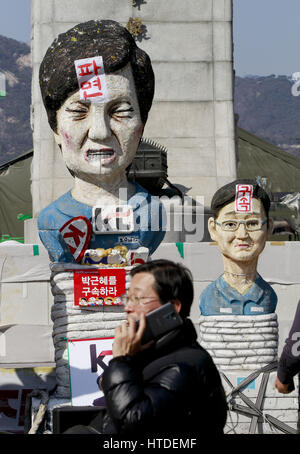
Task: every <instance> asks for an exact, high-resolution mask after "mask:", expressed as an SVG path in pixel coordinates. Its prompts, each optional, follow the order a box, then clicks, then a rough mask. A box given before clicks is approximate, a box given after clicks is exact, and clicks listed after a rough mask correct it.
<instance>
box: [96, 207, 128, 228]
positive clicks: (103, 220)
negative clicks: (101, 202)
mask: <svg viewBox="0 0 300 454" xmlns="http://www.w3.org/2000/svg"><path fill="white" fill-rule="evenodd" d="M92 224H93V232H94V233H96V234H103V233H131V232H133V230H134V218H133V209H132V206H130V205H111V206H106V207H94V208H93V218H92Z"/></svg>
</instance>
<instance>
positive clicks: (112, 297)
mask: <svg viewBox="0 0 300 454" xmlns="http://www.w3.org/2000/svg"><path fill="white" fill-rule="evenodd" d="M124 294H125V270H124V269H115V268H106V269H98V270H91V271H86V270H75V271H74V305H75V306H120V305H121V304H122V301H121V296H122V295H124Z"/></svg>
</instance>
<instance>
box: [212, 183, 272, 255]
mask: <svg viewBox="0 0 300 454" xmlns="http://www.w3.org/2000/svg"><path fill="white" fill-rule="evenodd" d="M269 210H270V198H269V196H268V194H267V193H266V191H265V190H264V189H263V188H262V187H261V186H259V185H258V184H257V183H256V181H255V180H251V179H238V180H235V181H233V182H231V183H228V184H226V185H225V186H223V187H221V188H220V189H218V190H217V192H216V193H215V194H214V196H213V198H212V201H211V212H212V215H213V216H212V217H210V218H209V221H208V229H209V232H210V236H211V238H212V239H213V240H214V241H216V243H217V244H218V246H219V249H220V251H221V253H222V254H223V255H225V256H226V257H227V258H228V259H229V260H232V261H241V262H245V261H249V260H252V259H256V258H257V257H258V256H259V254H260V253H261V252H262V251H263V249H264V247H265V244H266V240H267V237H268V232H269V231H270V229H271V224H272V220H271V219H270V218H269ZM241 224H243V226H244V228H240V225H241Z"/></svg>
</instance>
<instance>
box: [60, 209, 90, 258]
mask: <svg viewBox="0 0 300 454" xmlns="http://www.w3.org/2000/svg"><path fill="white" fill-rule="evenodd" d="M59 231H60V233H61V234H62V237H63V239H64V240H65V242H66V244H67V246H68V248H69V249H70V252H71V254H72V255H73V257H74V258H75V260H76V262H79V263H80V261H81V259H82V257H83V255H84V253H85V251H86V249H87V247H88V245H89V243H90V239H91V234H92V226H91V223H90V221H89V220H88V219H87V218H86V217H84V216H78V217H76V218H73V219H70V220H69V221H68V222H66V223H65V224H64V225H63V226H62V227H61V228H60V229H59Z"/></svg>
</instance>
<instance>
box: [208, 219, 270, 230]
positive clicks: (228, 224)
mask: <svg viewBox="0 0 300 454" xmlns="http://www.w3.org/2000/svg"><path fill="white" fill-rule="evenodd" d="M267 220H268V219H267V218H265V219H263V220H261V219H246V220H245V221H236V220H235V221H232V220H229V219H228V220H227V221H223V222H221V223H220V222H217V221H215V224H217V225H219V226H220V227H221V229H222V230H225V232H235V231H236V230H237V229H238V228H239V226H240V224H244V226H245V228H246V230H247V232H255V231H256V230H261V228H262V226H263V225H264V224H265V223H266V222H267Z"/></svg>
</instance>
